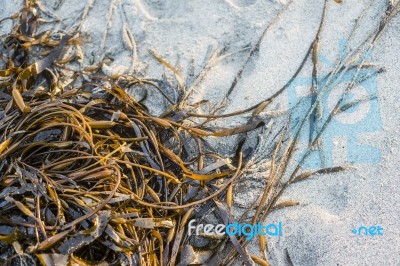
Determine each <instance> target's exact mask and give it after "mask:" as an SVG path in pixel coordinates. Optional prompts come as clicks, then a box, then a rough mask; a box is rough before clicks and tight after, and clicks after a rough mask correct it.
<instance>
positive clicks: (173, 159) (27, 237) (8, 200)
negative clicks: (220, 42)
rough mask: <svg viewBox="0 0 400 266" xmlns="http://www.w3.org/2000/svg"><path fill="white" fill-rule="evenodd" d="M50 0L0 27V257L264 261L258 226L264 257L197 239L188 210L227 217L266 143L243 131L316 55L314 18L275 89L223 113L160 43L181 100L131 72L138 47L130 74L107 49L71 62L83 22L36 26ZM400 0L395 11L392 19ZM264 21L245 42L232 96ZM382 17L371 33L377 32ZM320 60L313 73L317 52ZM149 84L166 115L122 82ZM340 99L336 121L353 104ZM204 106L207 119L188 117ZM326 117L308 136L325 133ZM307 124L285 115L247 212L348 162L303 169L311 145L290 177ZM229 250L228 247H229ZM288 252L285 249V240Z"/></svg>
mask: <svg viewBox="0 0 400 266" xmlns="http://www.w3.org/2000/svg"><path fill="white" fill-rule="evenodd" d="M91 3H92V2H90V1H89V3H88V5H87V6H86V8H85V9H84V10H83V14H82V16H81V19H84V18H85V17H86V16H87V13H88V11H89V9H90V8H91V5H92V4H91ZM44 10H47V9H46V8H45V6H44V5H43V4H42V3H41V2H40V1H25V5H24V7H23V9H22V10H21V12H20V13H19V14H18V15H16V16H13V17H11V18H10V19H13V20H17V23H16V25H15V27H14V29H13V30H12V32H11V33H10V34H7V35H5V36H3V37H2V38H3V39H2V40H1V41H2V45H1V47H0V53H1V59H2V60H3V66H5V67H4V69H0V159H1V162H0V228H1V231H0V254H1V256H0V261H1V262H2V263H3V264H5V265H34V264H42V265H176V264H178V265H191V264H204V265H226V264H229V263H231V262H232V261H234V260H235V259H236V258H237V255H240V256H241V259H242V260H243V261H244V263H245V264H246V265H253V264H254V263H257V264H259V265H270V264H269V262H268V258H267V252H266V250H267V239H266V238H265V237H260V238H259V244H260V248H261V250H262V254H263V257H259V256H257V255H254V254H249V253H248V251H247V249H246V245H247V244H248V242H247V241H245V239H244V237H235V236H229V237H222V239H221V238H218V237H215V238H213V237H212V236H204V238H206V240H207V241H208V246H207V247H206V248H204V247H200V246H198V245H196V244H195V243H193V242H192V241H191V238H190V237H189V236H188V235H187V223H188V221H189V220H190V219H191V218H193V217H204V216H205V215H206V214H207V213H213V214H215V215H216V216H217V217H218V218H219V219H221V220H222V222H223V223H225V224H228V223H230V222H232V221H233V216H232V209H233V208H234V207H235V206H234V205H235V192H234V189H235V185H236V184H237V182H238V180H239V179H240V178H241V177H243V176H244V175H245V173H246V170H247V168H248V166H249V165H251V164H256V163H257V158H256V157H255V156H253V155H254V154H256V151H257V150H259V149H260V147H259V146H258V143H259V142H255V143H256V144H254V145H253V147H250V148H249V147H246V143H247V142H246V141H247V140H248V138H250V137H249V134H250V133H252V132H254V131H255V130H258V131H260V130H262V129H264V128H265V124H266V123H265V120H263V119H261V118H260V113H261V112H262V111H263V110H264V109H266V108H268V107H269V106H270V103H271V102H272V101H273V100H274V99H275V98H276V97H277V96H278V95H279V94H281V93H282V92H283V91H284V90H285V89H286V88H287V87H288V86H289V85H290V84H291V82H292V81H293V80H294V79H295V78H296V77H297V75H298V74H299V73H300V71H301V69H302V68H303V66H304V64H305V61H306V60H307V59H308V58H309V56H310V55H311V56H312V59H315V58H316V57H317V52H318V50H317V44H318V40H319V38H320V37H319V32H320V30H319V31H318V33H317V36H316V38H315V40H314V41H313V43H312V44H311V45H310V48H309V49H308V51H307V54H306V55H305V57H304V60H303V62H302V63H301V65H300V67H299V68H298V70H297V71H296V72H295V73H294V75H293V77H292V78H291V79H290V80H289V81H288V83H287V84H286V85H285V86H284V87H282V88H281V89H279V90H278V91H277V92H276V93H275V94H273V95H272V96H271V97H269V98H267V99H263V100H262V101H260V103H258V104H256V105H254V106H252V107H250V108H247V109H245V110H240V111H235V112H232V113H229V114H217V111H218V110H220V109H221V108H222V104H220V106H217V108H216V110H215V111H213V112H211V113H210V114H202V113H200V112H197V111H196V109H197V107H199V106H201V105H202V104H203V103H204V101H201V102H199V103H197V104H193V105H191V106H189V105H188V104H187V99H188V95H189V94H190V93H191V91H192V89H193V88H191V87H189V88H186V84H185V79H184V78H183V77H182V74H181V72H180V71H178V70H177V69H175V67H174V66H173V65H172V64H170V63H169V62H168V61H167V60H166V59H164V58H162V57H161V56H160V55H158V54H157V53H156V52H154V51H151V54H152V55H153V56H154V58H155V59H156V60H157V61H158V62H159V63H161V64H163V65H164V66H165V67H166V69H167V70H168V71H171V73H172V74H174V75H175V79H176V81H177V87H176V90H177V94H178V97H176V98H177V100H176V101H173V100H172V99H173V98H172V97H169V95H167V94H166V93H165V92H164V91H163V84H164V81H160V80H154V79H150V78H142V77H138V76H134V64H135V62H136V60H137V59H135V60H134V62H133V65H132V68H131V71H130V74H129V75H120V76H113V77H108V76H106V75H105V74H104V73H102V71H101V69H102V67H101V66H102V64H103V63H104V62H100V63H99V64H98V65H92V66H83V67H82V69H78V70H72V69H71V68H70V67H68V64H70V63H74V60H77V58H76V57H71V58H68V57H65V53H64V50H66V49H65V48H66V47H69V46H76V47H78V46H79V44H80V42H81V40H80V39H81V37H80V32H79V29H80V27H77V28H76V29H75V30H74V31H72V32H68V33H63V32H42V33H40V32H39V28H40V27H39V24H40V20H39V17H40V14H41V13H45V14H49V11H48V10H47V12H45V11H44ZM284 10H285V9H283V11H284ZM396 10H398V8H397V7H396V8H394V7H392V9H390V10H388V12H387V16H385V19H384V20H383V22H384V24H385V23H387V22H388V20H389V18H391V17H393V16H394V12H395V11H396ZM283 11H282V12H283ZM396 12H397V11H396ZM278 17H279V15H278V16H277V18H276V19H275V20H277V19H278ZM275 20H274V21H275ZM321 21H323V18H322V19H321ZM0 23H1V22H0ZM384 24H382V25H384ZM321 25H322V22H321ZM269 27H270V26H268V27H267V28H266V29H265V31H264V33H263V35H262V36H261V38H260V39H259V40H258V42H257V43H256V45H255V46H254V47H252V49H250V52H249V54H248V57H247V59H246V62H245V63H244V65H243V66H242V68H241V69H240V71H239V72H238V74H237V75H236V77H235V79H234V81H233V83H232V84H231V86H230V88H229V90H228V93H227V95H226V97H225V100H226V99H228V97H229V95H230V94H231V92H232V91H233V89H234V88H235V86H236V84H237V82H238V81H239V79H240V78H241V75H242V72H243V70H244V68H245V67H246V66H247V65H248V63H249V62H250V60H251V57H252V56H253V55H254V54H255V53H256V52H257V51H258V48H259V45H260V42H261V39H262V38H263V36H264V35H265V33H266V32H267V31H268V29H269ZM321 27H322V26H321ZM383 27H384V26H383ZM383 27H381V28H380V29H379V31H378V32H377V33H376V36H375V37H374V36H372V42H371V43H372V45H373V43H374V42H375V41H376V39H377V36H378V35H379V34H380V33H381V32H382V30H383ZM124 31H125V35H126V36H125V38H126V39H127V40H125V42H128V41H129V43H130V44H129V43H128V44H126V45H128V48H130V49H131V50H132V53H133V56H134V57H135V58H136V54H137V52H136V50H137V48H136V45H137V44H136V43H135V42H134V39H133V36H132V33H131V32H130V30H129V29H128V28H127V26H126V25H124ZM106 36H107V32H105V35H104V37H106ZM372 45H371V47H372ZM313 64H314V71H313V80H314V79H315V80H317V77H316V76H317V74H318V73H317V71H316V69H317V64H318V62H317V60H313ZM361 67H364V66H363V65H362V63H361V64H360V65H357V66H354V65H346V64H339V65H338V66H337V68H336V69H335V70H334V71H332V72H331V73H330V75H331V76H333V75H335V74H337V72H345V71H347V70H348V69H350V68H356V69H357V70H359V69H360V68H361ZM365 67H369V66H365ZM209 69H211V67H207V69H206V70H205V71H207V70H209ZM205 71H204V72H205ZM203 76H204V75H203V74H201V75H199V77H198V78H199V80H201V79H202V78H203ZM329 78H330V76H328V77H327V79H328V80H329ZM356 81H357V80H355V81H354V82H353V83H352V86H354V84H355V83H356ZM199 82H200V81H195V82H194V83H193V84H194V85H195V84H199ZM194 85H193V86H194ZM315 85H317V84H315ZM143 86H153V87H155V88H156V89H157V90H158V91H159V92H160V93H161V94H162V95H163V97H164V98H165V99H166V100H167V101H168V103H169V104H171V106H170V107H169V108H168V109H167V110H165V112H164V113H163V114H162V115H161V116H154V115H152V114H150V113H149V111H148V109H147V108H146V106H145V105H144V104H143V103H142V101H141V100H137V99H135V98H134V97H133V96H132V95H131V94H129V93H128V90H132V89H135V88H142V87H143ZM349 89H351V88H349ZM316 91H317V90H316ZM317 96H319V95H317ZM318 100H319V99H318V98H315V99H314V100H313V103H312V107H311V108H310V110H309V112H308V114H307V116H306V117H304V119H303V120H302V121H301V122H300V123H299V130H300V129H301V128H303V126H304V125H305V124H306V121H308V119H309V118H310V116H311V117H313V116H315V110H316V106H317V104H318ZM341 101H342V100H340V102H339V103H338V105H337V107H335V110H334V112H332V114H331V115H330V117H329V118H328V120H329V119H331V118H332V117H333V116H334V115H336V114H337V113H339V112H340V110H342V111H343V110H344V109H345V108H344V107H346V106H344V107H343V106H342V104H341ZM340 107H343V108H344V109H343V108H342V109H340ZM346 108H349V107H346ZM246 112H252V117H251V119H249V121H248V123H247V124H244V125H242V126H239V127H235V128H215V127H214V128H212V127H208V126H207V122H208V121H210V120H211V119H218V118H224V117H229V116H236V115H240V114H243V113H246ZM189 118H191V120H190V121H189ZM196 119H198V120H201V119H205V121H200V122H198V123H195V122H193V120H196ZM312 119H314V118H312ZM312 119H310V127H311V128H314V124H313V120H312ZM328 120H327V121H326V122H325V124H324V126H323V127H322V128H319V130H318V132H317V133H318V134H317V135H316V136H315V137H314V138H313V139H311V140H310V142H311V145H310V146H314V145H315V144H316V143H317V141H318V139H319V138H320V136H321V134H322V133H323V131H324V129H325V128H326V125H327V124H328V123H329V121H330V120H329V121H328ZM270 125H271V123H269V124H268V125H267V127H269V126H270ZM299 130H298V131H297V132H296V134H294V136H289V135H290V134H289V133H288V124H285V125H284V126H283V127H281V128H279V130H278V133H277V134H276V137H275V138H273V142H272V144H271V147H270V148H269V151H270V152H269V153H267V154H264V156H265V157H268V158H270V159H271V164H270V167H269V169H268V173H269V174H268V175H267V176H266V177H265V183H264V190H263V193H262V194H261V195H259V197H258V199H257V200H256V201H254V202H253V203H252V205H251V207H250V208H248V209H247V210H246V211H245V212H244V213H243V214H242V216H241V217H240V219H239V222H242V221H244V220H248V219H250V220H251V222H252V223H253V224H255V223H257V222H259V221H260V222H264V220H265V217H266V216H267V215H268V214H269V213H270V212H272V211H274V210H278V209H281V208H285V207H291V206H297V205H298V204H299V203H298V202H297V201H293V200H287V201H284V202H279V203H278V199H279V198H280V196H281V194H282V193H283V192H284V190H285V189H286V188H287V187H288V186H289V185H290V184H292V183H295V182H299V181H302V180H306V179H307V178H309V177H311V176H313V175H316V174H326V173H332V172H338V171H343V170H346V169H348V167H347V166H338V167H331V168H324V169H319V170H316V171H312V172H311V171H310V172H304V173H298V172H299V171H300V169H301V164H302V162H303V160H304V158H305V157H306V156H307V155H308V153H306V155H305V157H304V158H303V160H302V161H300V163H298V165H297V166H296V167H295V169H294V171H292V172H290V174H289V177H286V172H287V171H288V168H289V164H290V163H292V161H293V158H292V157H293V154H294V150H295V148H296V145H297V138H298V134H299ZM233 135H239V136H241V137H242V138H241V140H240V141H238V143H237V149H236V153H235V155H234V156H232V157H231V158H226V157H225V156H222V155H221V154H219V153H218V152H216V151H215V150H214V149H213V148H212V147H211V146H210V145H209V144H208V143H207V139H208V138H221V137H224V138H226V137H230V136H233ZM249 150H250V151H249ZM250 213H253V214H252V215H250ZM200 237H202V236H200ZM207 237H208V238H207ZM228 243H230V244H228ZM221 252H226V253H227V255H226V256H225V257H223V258H221V257H220V254H221ZM286 255H287V258H288V260H289V261H290V257H289V253H288V252H287V250H286Z"/></svg>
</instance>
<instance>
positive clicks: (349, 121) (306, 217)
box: [0, 0, 400, 266]
mask: <svg viewBox="0 0 400 266" xmlns="http://www.w3.org/2000/svg"><path fill="white" fill-rule="evenodd" d="M58 2H60V1H54V0H42V3H43V4H44V5H45V6H47V7H48V9H49V10H50V11H51V12H53V13H54V15H55V16H56V17H58V18H59V19H60V21H62V23H61V22H57V23H44V24H43V28H44V29H45V28H49V29H50V28H51V27H55V28H56V29H68V28H69V27H71V26H72V25H76V23H75V21H80V19H81V17H80V15H81V14H82V11H83V10H84V9H85V8H86V11H87V16H86V17H85V18H84V20H83V21H82V24H81V28H80V30H81V32H82V33H84V35H85V36H86V37H87V39H88V42H87V43H86V44H85V45H84V46H83V51H84V58H83V60H82V62H81V63H82V65H90V64H91V63H97V62H100V61H101V60H103V59H104V58H111V59H112V61H111V60H110V62H109V63H107V64H106V65H105V66H103V71H104V72H105V73H106V74H108V75H113V74H121V73H128V72H131V73H135V74H138V75H143V76H151V77H154V78H157V79H162V78H163V75H166V77H167V78H169V79H171V77H172V75H171V73H169V72H168V71H166V70H165V68H164V67H163V66H162V65H161V64H159V63H158V62H157V61H156V60H155V59H154V58H153V57H152V56H151V55H150V53H149V50H152V51H154V52H156V53H157V54H159V55H161V56H162V57H163V58H165V59H166V60H168V61H169V62H170V63H171V64H172V65H174V66H176V67H177V68H178V69H180V70H181V72H182V77H184V80H185V82H186V84H188V85H193V84H196V86H194V87H193V88H194V89H193V92H194V93H193V95H192V97H191V98H190V101H191V102H192V103H193V102H196V101H199V100H201V99H207V100H209V102H210V104H215V103H218V102H219V101H220V100H222V98H223V97H224V95H225V93H226V92H227V91H228V89H229V87H230V85H231V83H232V81H233V79H234V77H235V75H236V73H237V72H238V71H239V69H240V68H241V67H242V65H243V64H244V62H245V60H246V58H247V56H248V54H249V51H250V49H251V48H252V47H253V46H254V45H255V44H256V43H257V41H258V40H259V38H260V36H261V35H262V34H263V32H264V30H265V29H266V27H267V26H268V25H270V24H271V23H272V22H274V24H273V26H271V27H270V28H269V29H268V30H267V31H266V33H265V36H264V37H263V38H262V41H261V43H260V47H259V51H258V52H257V53H256V54H255V56H253V57H252V59H251V61H250V62H249V64H248V65H247V67H246V68H245V70H244V71H243V74H242V78H241V79H240V81H239V82H238V84H237V85H236V87H235V89H234V91H233V92H232V94H231V96H230V97H229V100H228V105H227V107H226V108H225V109H224V111H223V112H229V111H233V110H238V109H244V108H246V107H248V106H251V105H253V104H255V103H257V102H259V101H260V100H262V99H264V98H267V97H268V96H270V95H272V94H273V93H274V92H275V91H276V90H278V89H279V88H281V87H282V86H283V85H284V84H285V83H286V82H287V81H288V79H290V77H291V76H292V75H293V73H294V72H295V71H296V69H297V68H298V66H299V64H300V63H301V61H302V59H303V57H304V55H305V54H306V52H307V49H308V47H309V46H310V43H311V42H312V40H313V38H314V37H315V34H316V32H317V29H318V25H319V20H320V18H321V14H322V8H323V3H324V1H321V0H318V1H306V0H298V1H294V2H293V3H291V4H290V5H289V6H288V7H287V9H286V6H287V5H288V3H289V1H288V0H194V1H184V0H176V1H174V0H167V1H161V0H112V1H106V0H87V1H82V0H69V1H63V3H62V4H61V5H59V6H57V3H58ZM395 2H396V1H395ZM19 4H20V1H16V0H13V1H4V3H2V9H1V11H0V19H1V18H4V17H6V16H9V15H11V14H13V13H15V12H16V11H17V10H18V9H19ZM369 5H370V7H369V8H368V9H367V11H366V13H365V16H364V18H363V19H361V20H358V21H359V23H360V25H359V27H358V30H357V31H356V32H355V34H354V38H353V40H352V41H351V42H350V43H349V44H348V47H349V49H350V50H351V49H354V48H355V47H357V46H358V45H359V44H360V43H361V42H362V41H363V40H364V39H365V38H366V36H368V35H369V34H370V33H371V32H372V31H373V30H374V29H376V28H377V26H378V25H379V21H380V18H381V17H382V15H383V14H384V11H385V8H386V1H383V0H381V1H372V2H370V1H365V0H363V1H355V0H343V3H342V4H337V3H335V1H333V0H332V1H328V8H327V17H326V20H325V25H324V29H323V32H322V34H321V50H320V61H321V63H320V64H319V71H320V73H321V74H322V73H327V72H329V71H330V70H331V69H332V68H333V66H334V64H335V63H336V62H337V60H338V59H339V58H340V56H341V54H342V52H343V49H342V48H343V45H344V44H345V40H346V39H347V38H348V35H349V34H350V31H351V29H352V27H353V26H354V23H356V21H357V18H358V17H359V16H360V15H361V13H362V12H363V10H364V9H365V8H366V7H368V6H369ZM279 13H281V15H280V16H279V17H278V18H277V15H278V14H279ZM10 27H11V24H10V21H5V22H3V23H2V24H1V28H0V34H3V33H5V32H8V31H9V29H10ZM399 37H400V16H397V17H395V18H394V19H393V20H392V21H391V22H390V24H389V25H388V27H387V28H386V30H385V32H384V33H383V35H382V36H381V38H380V40H379V41H378V42H377V44H376V47H375V48H374V49H373V51H372V55H371V58H369V59H368V62H370V63H371V64H374V65H376V66H377V67H384V69H385V71H384V72H382V73H380V74H378V75H376V76H375V77H374V78H373V79H372V80H369V81H368V82H367V83H366V84H364V85H362V86H360V88H359V90H358V94H357V93H356V94H357V95H358V96H360V95H361V96H362V95H364V96H365V95H367V96H368V97H369V98H371V95H372V96H373V99H370V101H367V102H366V103H363V104H361V105H360V106H359V107H358V108H357V109H356V110H353V111H352V112H349V113H348V114H344V115H342V116H341V117H340V118H338V120H336V121H335V123H336V124H334V125H333V126H332V127H331V128H330V129H329V130H328V132H329V133H328V135H329V137H327V138H326V139H324V140H323V144H324V145H326V147H327V148H326V149H327V151H326V153H327V155H326V156H327V163H326V166H333V165H343V164H352V165H353V166H354V167H355V169H352V170H348V171H346V172H341V173H337V174H329V175H319V176H316V177H314V178H311V179H309V180H307V181H303V182H300V183H298V184H295V185H293V186H291V187H290V188H289V189H288V190H287V191H286V193H285V194H284V195H283V198H284V199H291V200H296V201H299V202H300V205H299V206H296V207H291V208H286V209H283V210H279V211H275V212H273V213H272V214H271V215H269V216H268V217H267V221H266V222H267V223H270V222H278V221H281V222H282V223H283V225H284V228H285V226H286V227H287V228H289V227H290V226H292V227H293V226H294V225H296V228H294V229H293V230H292V231H293V232H292V233H287V234H285V231H284V233H283V236H282V237H276V238H273V237H272V238H270V239H268V245H269V253H268V254H269V259H270V262H271V263H272V265H289V264H288V261H287V258H286V255H285V252H284V251H285V249H287V252H288V253H289V255H290V257H291V260H292V262H293V264H294V265H307V266H313V265H400V255H399V254H400V233H399V231H398V229H399V225H400V224H399V220H400V219H399V218H400V204H399V202H400V193H399V192H400V186H399V184H400V174H399V163H400V160H399V158H400V143H399V142H400V138H399V133H398V132H399V129H400V128H399V126H400V101H399V100H400V96H399V93H398V84H400V76H399V74H398V73H399V70H400V64H399V63H400V45H399V44H400V42H399ZM210 51H215V52H216V54H218V52H219V54H220V55H228V56H226V57H225V58H223V59H221V60H217V61H216V62H215V63H214V64H213V65H211V68H210V71H209V72H207V73H206V74H205V75H204V76H203V78H202V79H201V81H200V82H198V83H194V80H195V77H196V76H197V75H199V73H200V71H201V69H203V67H204V66H205V65H206V63H207V58H209V55H210ZM311 68H312V64H311V61H310V60H308V61H307V63H306V65H305V68H304V69H303V71H302V72H301V73H300V74H299V79H298V80H297V81H298V82H297V83H295V84H296V86H294V87H293V90H291V92H287V93H284V94H282V95H281V96H280V97H279V98H278V99H276V101H275V102H274V104H273V106H270V109H269V112H264V113H262V115H264V116H265V118H266V119H267V118H268V119H269V117H271V115H273V114H274V113H271V112H270V111H278V113H279V112H281V113H282V112H283V113H284V112H285V111H286V110H287V109H288V108H289V107H290V106H291V104H292V103H293V102H294V101H296V100H298V99H300V98H301V97H302V96H304V95H307V93H308V88H309V86H308V82H309V80H310V78H311V76H310V73H311ZM338 87H340V85H338ZM167 89H168V88H167ZM134 93H138V94H140V92H134ZM168 93H169V95H170V96H171V97H172V98H173V97H175V96H176V95H175V94H174V93H173V90H172V89H170V91H168ZM332 95H333V96H332V97H333V98H334V97H335V96H334V94H332ZM361 96H360V97H361ZM356 97H357V96H356ZM148 98H149V99H150V100H148V101H147V102H146V104H147V106H149V107H150V110H151V112H152V113H154V114H160V113H161V112H162V110H163V109H165V108H166V107H167V106H168V104H167V102H166V101H165V99H163V98H162V97H161V96H160V95H159V93H158V92H156V91H154V90H150V91H149V97H148ZM332 101H333V100H332V99H331V98H328V99H327V100H326V103H325V104H326V106H330V102H332ZM368 102H370V103H368ZM366 106H367V107H366ZM363 108H364V109H363ZM246 118H248V116H247V117H246V116H242V117H236V118H233V119H226V120H223V121H222V122H221V121H220V122H219V124H218V126H237V125H240V124H241V123H244V122H246V121H247V119H246ZM277 121H279V119H277ZM277 123H278V122H277ZM234 141H235V139H223V140H219V139H218V140H213V141H212V142H213V143H214V145H215V147H216V148H217V149H218V150H219V151H221V152H223V153H226V154H227V155H229V154H231V153H232V148H233V146H234V143H235V142H234ZM313 162H315V160H314V161H313V160H311V162H310V163H311V165H312V164H313ZM265 174H266V172H265V167H263V166H262V164H260V165H255V166H253V167H252V172H251V173H249V175H248V177H247V179H246V178H245V179H244V180H242V182H243V183H242V184H241V186H240V187H239V188H238V189H240V194H239V195H238V197H237V200H236V206H237V210H236V213H240V211H241V208H240V206H246V204H248V203H249V200H250V199H252V198H254V197H255V196H256V194H257V193H258V192H259V190H257V179H260V178H263V176H265ZM253 179H255V180H256V181H254V180H253ZM378 225H379V226H381V227H382V228H383V235H382V236H379V235H376V236H362V235H360V236H357V235H355V234H353V233H352V229H357V228H359V227H360V226H366V227H370V226H378ZM284 230H285V229H284ZM314 231H316V233H312V232H314ZM249 251H250V252H251V253H253V254H259V255H260V254H261V253H260V251H259V248H258V246H257V244H256V243H254V244H252V245H250V246H249ZM237 263H238V265H240V261H238V262H237Z"/></svg>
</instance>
